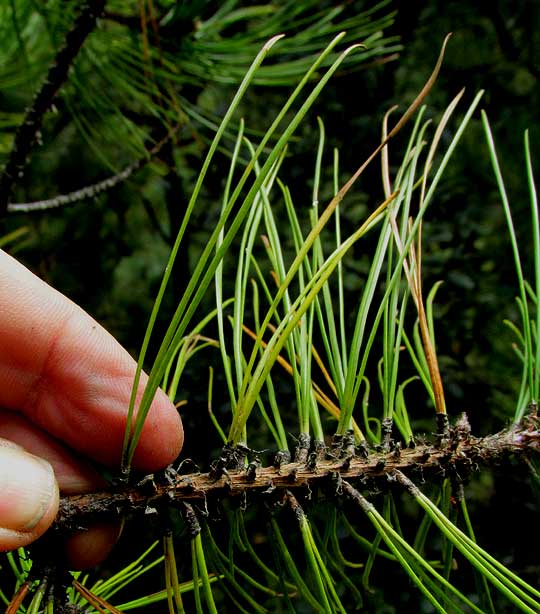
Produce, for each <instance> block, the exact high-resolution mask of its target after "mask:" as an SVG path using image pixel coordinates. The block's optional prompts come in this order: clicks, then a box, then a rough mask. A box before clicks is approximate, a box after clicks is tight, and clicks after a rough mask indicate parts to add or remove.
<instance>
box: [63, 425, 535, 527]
mask: <svg viewBox="0 0 540 614" xmlns="http://www.w3.org/2000/svg"><path fill="white" fill-rule="evenodd" d="M538 452H540V418H539V416H538V415H537V414H536V413H531V414H530V415H528V416H527V417H526V418H524V420H523V421H522V422H521V423H519V424H517V425H513V426H511V427H510V428H508V429H505V430H503V431H500V432H499V433H496V434H494V435H489V436H487V437H474V436H472V435H471V434H470V427H469V424H468V421H467V419H466V417H465V416H464V415H463V417H462V418H461V419H460V420H458V422H457V423H456V425H455V426H454V427H453V428H451V429H450V431H449V437H448V439H447V440H446V441H445V442H444V445H440V443H439V442H435V443H424V444H419V445H415V447H412V448H405V449H401V448H400V447H399V446H396V447H395V448H394V449H393V450H390V451H388V452H378V451H372V452H370V453H369V454H368V455H367V457H364V456H350V455H348V456H345V457H342V458H332V457H331V456H330V455H329V456H330V457H329V458H327V459H326V460H322V461H318V462H316V463H314V462H311V461H308V462H307V463H306V462H292V463H287V464H282V465H279V466H275V465H272V466H268V467H262V468H258V469H257V470H256V471H248V470H244V469H236V470H231V471H227V470H226V469H223V470H222V471H221V472H218V473H216V472H215V471H214V472H209V473H191V474H187V475H180V474H173V475H172V476H171V473H166V474H165V476H166V477H165V479H161V478H159V477H158V476H157V475H156V476H147V477H146V478H145V479H144V480H143V481H142V482H140V483H139V484H138V485H135V486H130V487H125V488H124V489H122V490H119V491H118V492H111V491H109V492H98V493H92V494H85V495H76V496H68V497H63V498H62V499H61V502H60V511H59V514H58V517H57V520H56V528H57V529H58V530H71V529H74V528H79V527H81V526H85V525H87V524H89V523H90V522H92V521H94V520H96V519H104V518H111V517H115V516H123V515H126V514H131V513H136V512H142V513H149V512H155V511H157V510H158V509H162V508H163V507H164V506H165V507H166V506H169V505H173V506H176V505H179V504H180V503H190V502H191V503H193V502H196V501H207V500H211V499H214V500H215V499H224V498H230V497H239V496H241V497H246V496H248V495H263V496H264V495H270V494H272V493H274V494H276V493H278V494H279V493H285V492H286V491H287V490H289V491H293V490H298V489H308V488H309V489H311V490H313V489H314V488H316V487H318V486H320V487H326V490H327V491H328V492H332V490H333V492H334V493H336V494H339V493H340V489H341V484H342V479H346V480H348V481H349V482H353V483H355V482H356V483H360V484H362V485H368V486H369V485H378V486H381V485H384V484H387V483H389V482H390V480H389V478H391V476H392V475H393V474H394V473H395V472H396V471H401V472H402V473H403V474H405V475H408V476H411V477H413V478H414V477H415V476H416V477H418V478H419V479H421V480H426V481H429V480H431V481H436V480H438V479H441V478H442V477H448V476H450V477H454V478H456V479H458V480H461V481H462V480H466V479H467V478H468V477H469V476H470V475H471V474H472V473H474V472H476V471H479V470H480V468H481V467H482V466H494V465H497V464H504V463H508V462H509V459H510V458H517V459H519V458H522V459H525V460H526V459H527V458H528V456H529V455H531V454H533V453H538Z"/></svg>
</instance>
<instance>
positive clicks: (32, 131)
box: [0, 0, 105, 215]
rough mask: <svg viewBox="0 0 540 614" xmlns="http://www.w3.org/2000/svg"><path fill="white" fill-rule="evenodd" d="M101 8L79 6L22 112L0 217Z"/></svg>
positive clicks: (99, 1) (101, 0)
mask: <svg viewBox="0 0 540 614" xmlns="http://www.w3.org/2000/svg"><path fill="white" fill-rule="evenodd" d="M104 6H105V0H86V1H85V2H83V3H82V6H81V10H80V13H79V15H78V17H77V18H76V19H75V21H74V23H73V27H72V28H71V30H70V31H69V32H68V33H67V35H66V42H65V44H64V46H63V47H61V48H60V50H59V51H58V53H57V55H56V57H55V58H54V60H53V63H52V64H51V66H50V68H49V72H48V74H47V77H46V78H45V81H44V82H43V85H42V86H41V88H40V89H39V90H38V92H37V93H36V95H35V97H34V100H33V102H32V105H31V106H30V107H29V108H28V109H27V111H26V117H25V118H24V121H23V123H22V124H21V125H20V126H19V128H18V130H17V133H16V135H15V140H14V143H13V147H12V149H11V153H10V155H9V158H8V161H7V163H6V166H5V168H4V171H3V173H2V176H1V177H0V215H2V214H4V213H5V212H6V210H7V206H8V202H9V199H10V195H11V191H12V188H13V185H14V183H15V181H16V180H17V179H18V177H20V175H21V173H22V172H23V170H24V167H25V165H26V161H27V158H28V157H29V155H30V153H31V152H32V148H33V146H34V144H35V142H36V139H37V135H38V133H39V131H40V129H41V126H42V124H43V117H44V115H45V113H46V112H47V110H48V109H49V108H50V106H51V104H52V102H53V100H54V98H55V96H56V94H57V93H58V90H59V89H60V88H61V87H62V85H63V84H64V82H65V81H66V79H67V77H68V73H69V69H70V68H71V66H72V65H73V62H74V60H75V58H76V57H77V54H78V53H79V51H80V49H81V47H82V45H83V44H84V41H85V40H86V38H87V37H88V35H89V34H90V33H91V32H92V30H93V29H94V28H95V26H96V20H97V18H98V17H99V15H100V14H101V13H102V11H103V8H104Z"/></svg>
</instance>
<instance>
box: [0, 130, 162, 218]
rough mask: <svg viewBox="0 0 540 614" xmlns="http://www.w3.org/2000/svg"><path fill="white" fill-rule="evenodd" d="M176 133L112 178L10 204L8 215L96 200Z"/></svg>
mask: <svg viewBox="0 0 540 614" xmlns="http://www.w3.org/2000/svg"><path fill="white" fill-rule="evenodd" d="M173 134H174V132H171V133H170V134H168V135H167V136H166V137H165V138H164V139H162V140H161V141H159V143H157V144H156V145H155V146H154V147H153V148H152V149H151V150H150V151H148V154H147V156H145V157H144V158H140V159H139V160H137V161H136V162H133V164H130V165H129V166H126V168H125V169H124V170H122V171H120V172H119V173H116V175H112V176H111V177H107V178H106V179H103V180H102V181H98V182H97V183H93V184H91V185H87V186H85V187H84V188H81V189H79V190H75V191H73V192H68V193H67V194H60V195H58V196H55V197H54V198H47V199H45V200H36V201H33V202H30V203H9V204H8V206H7V211H8V213H28V212H33V211H44V210H46V209H56V208H57V207H61V206H64V205H72V204H74V203H76V202H79V201H81V200H85V199H87V198H95V197H96V196H98V194H101V193H102V192H106V191H107V190H110V189H111V188H113V187H114V186H116V185H118V184H120V183H122V182H123V181H126V180H127V179H129V177H131V175H133V173H135V172H136V171H138V170H139V169H140V168H142V167H143V166H144V165H145V164H148V162H150V160H151V159H152V158H153V157H155V156H156V155H157V154H158V153H159V152H160V151H161V149H162V148H163V146H164V145H165V143H167V142H168V141H169V140H170V139H171V137H172V135H173Z"/></svg>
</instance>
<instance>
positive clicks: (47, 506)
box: [0, 250, 183, 568]
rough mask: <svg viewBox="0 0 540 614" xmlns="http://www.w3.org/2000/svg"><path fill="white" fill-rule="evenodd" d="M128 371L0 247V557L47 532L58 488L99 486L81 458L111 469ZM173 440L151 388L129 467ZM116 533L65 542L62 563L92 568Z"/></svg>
mask: <svg viewBox="0 0 540 614" xmlns="http://www.w3.org/2000/svg"><path fill="white" fill-rule="evenodd" d="M135 367H136V365H135V361H134V360H133V359H132V358H131V357H130V356H129V354H128V353H127V352H126V351H125V350H124V349H123V348H122V347H120V345H119V344H118V343H117V342H116V341H115V340H114V338H113V337H112V336H111V335H110V334H109V333H108V332H107V331H105V329H103V328H102V327H101V326H100V325H99V324H98V323H97V322H96V321H95V320H93V319H92V318H91V317H90V316H89V315H88V314H86V313H85V312H84V311H83V310H82V309H80V308H79V307H78V306H77V305H75V304H74V303H73V302H71V301H70V300H69V299H67V298H66V297H65V296H63V295H62V294H60V293H59V292H57V291H56V290H54V289H53V288H51V287H50V286H48V285H47V284H46V283H45V282H43V281H42V280H40V279H39V278H37V277H36V276H35V275H33V274H32V273H31V272H30V271H28V269H26V268H25V267H24V266H22V265H21V264H20V263H18V262H17V261H16V260H14V259H13V258H11V257H10V256H8V255H7V254H6V253H5V252H3V251H1V250H0V551H1V550H11V549H14V548H18V547H19V546H25V545H27V544H29V543H31V542H32V541H34V540H35V539H37V538H38V537H39V536H40V535H42V534H43V533H44V532H45V531H46V530H47V528H48V527H49V526H50V525H51V523H52V522H53V520H54V518H55V516H56V513H57V511H58V499H59V494H58V490H59V489H60V492H61V493H63V494H79V493H84V492H91V491H93V490H96V489H98V488H100V487H102V486H103V485H104V481H103V479H102V478H101V477H100V475H99V474H98V473H97V472H96V471H95V470H94V469H92V468H91V467H90V466H89V464H87V462H85V460H84V459H85V457H86V458H88V459H92V460H95V461H98V462H99V463H103V464H105V465H108V466H110V467H118V466H119V462H120V455H121V450H122V441H123V437H124V429H125V424H126V414H127V408H128V404H129V398H130V393H131V386H132V382H133V376H134V374H135ZM145 382H146V376H144V377H143V378H141V383H140V386H139V391H138V393H139V398H140V395H142V392H143V390H144V384H145ZM182 443H183V431H182V424H181V421H180V417H179V415H178V412H177V411H176V409H175V407H174V405H173V404H172V402H171V401H170V400H169V398H168V397H167V396H166V395H165V393H164V392H163V391H161V390H158V392H157V394H156V396H155V399H154V401H153V403H152V406H151V409H150V412H149V413H148V417H147V419H146V422H145V424H144V428H143V431H142V436H141V440H140V443H139V446H138V448H137V450H136V453H135V456H134V461H133V466H134V467H135V468H137V469H139V470H143V471H147V472H150V471H153V470H156V469H159V468H162V467H164V466H166V465H167V464H169V463H171V462H172V461H173V460H174V459H175V458H176V457H177V456H178V454H179V452H180V449H181V447H182ZM117 534H118V528H117V527H111V526H100V527H95V528H92V529H89V530H88V531H86V532H84V533H79V534H77V535H74V536H73V537H71V538H70V539H69V541H68V543H67V545H66V549H67V551H66V556H67V557H68V559H69V560H70V562H71V563H72V564H73V565H74V566H76V567H79V568H84V567H90V566H92V565H95V564H96V563H97V562H99V561H100V560H102V559H103V558H105V556H106V555H107V554H108V552H109V550H110V548H111V547H112V545H113V543H114V541H115V539H116V537H117Z"/></svg>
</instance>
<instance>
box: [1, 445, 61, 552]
mask: <svg viewBox="0 0 540 614" xmlns="http://www.w3.org/2000/svg"><path fill="white" fill-rule="evenodd" d="M58 497H59V495H58V485H57V483H56V479H55V477H54V471H53V468H52V467H51V465H50V464H49V463H48V462H47V461H46V460H43V459H42V458H39V457H37V456H34V455H32V454H29V453H28V452H25V451H24V450H23V448H21V447H20V446H18V445H16V444H14V443H11V442H10V441H6V440H4V439H0V551H3V550H13V549H15V548H19V547H20V546H26V545H27V544H29V543H30V542H33V541H34V540H35V539H37V538H38V537H39V536H40V535H42V534H43V533H45V531H46V530H47V529H48V528H49V526H50V525H51V523H52V522H53V520H54V518H55V516H56V513H57V511H58Z"/></svg>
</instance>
